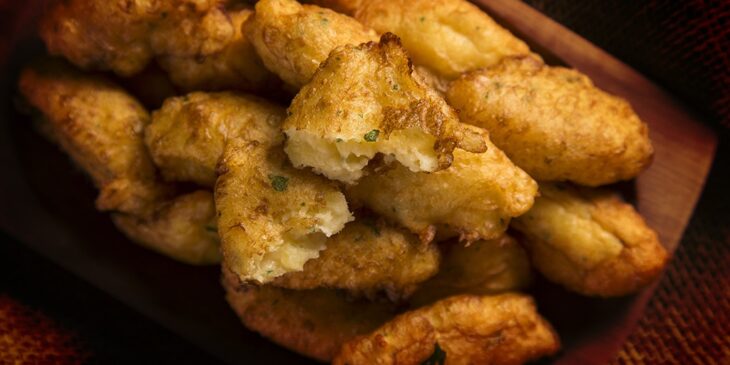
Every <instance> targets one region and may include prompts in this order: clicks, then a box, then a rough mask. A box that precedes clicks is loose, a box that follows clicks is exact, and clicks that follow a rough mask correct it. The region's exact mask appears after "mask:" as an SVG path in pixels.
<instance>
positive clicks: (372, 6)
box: [314, 0, 530, 80]
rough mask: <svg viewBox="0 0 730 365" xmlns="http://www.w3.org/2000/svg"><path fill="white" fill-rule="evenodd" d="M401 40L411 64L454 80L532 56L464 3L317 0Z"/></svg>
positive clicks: (449, 0)
mask: <svg viewBox="0 0 730 365" xmlns="http://www.w3.org/2000/svg"><path fill="white" fill-rule="evenodd" d="M314 3H321V4H322V5H323V6H327V5H329V6H335V8H336V9H339V10H341V11H346V12H347V13H346V14H348V15H351V16H353V17H354V18H355V19H357V20H358V21H360V22H361V23H363V24H365V25H366V26H368V27H371V28H373V29H375V31H376V32H378V33H386V32H391V33H395V34H396V35H398V37H400V39H401V40H402V42H403V46H404V47H405V48H406V49H407V50H408V53H409V54H410V55H411V57H412V58H413V63H415V64H416V65H419V66H423V67H426V68H428V69H430V70H431V71H433V72H434V73H435V74H436V75H438V76H440V77H443V78H445V79H447V80H453V79H455V78H457V77H459V75H461V74H462V73H464V72H466V71H471V70H475V69H478V68H482V67H489V66H493V65H495V64H496V63H498V62H499V61H501V60H502V59H503V58H505V57H510V56H522V55H527V54H529V53H530V49H529V48H528V47H527V45H526V44H525V43H524V42H522V41H521V40H519V39H518V38H517V37H515V36H513V35H512V34H511V33H510V32H509V31H508V30H506V29H504V28H502V27H501V26H500V25H499V24H497V23H496V22H495V21H494V20H492V18H490V17H489V16H488V15H487V14H485V13H484V12H483V11H481V10H480V9H479V8H478V7H476V6H475V5H474V4H472V3H470V2H469V1H466V0H357V1H352V0H315V1H314Z"/></svg>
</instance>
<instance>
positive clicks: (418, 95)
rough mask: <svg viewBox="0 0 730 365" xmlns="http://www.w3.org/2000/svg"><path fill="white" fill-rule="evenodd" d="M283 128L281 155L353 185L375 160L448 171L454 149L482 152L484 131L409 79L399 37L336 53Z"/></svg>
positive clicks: (409, 69) (306, 89) (300, 97)
mask: <svg viewBox="0 0 730 365" xmlns="http://www.w3.org/2000/svg"><path fill="white" fill-rule="evenodd" d="M288 112H289V116H288V117H287V118H286V120H285V121H284V126H283V129H284V132H285V133H286V134H287V137H288V138H287V144H286V152H287V155H288V156H289V159H290V160H291V161H292V163H293V164H294V166H296V167H304V166H309V167H312V168H313V169H314V171H316V172H318V173H321V174H323V175H325V176H327V177H329V178H331V179H335V180H340V181H343V182H346V183H353V182H355V181H357V180H358V179H359V178H360V177H361V176H362V174H363V169H364V168H365V166H366V165H367V164H368V162H369V161H370V160H371V159H373V157H375V155H376V154H378V153H380V154H383V155H385V158H386V159H395V160H397V161H399V162H400V163H401V164H403V165H405V166H406V167H408V169H410V170H411V171H429V172H431V171H437V170H441V169H444V168H446V167H448V166H449V165H450V164H451V160H452V153H453V151H454V149H455V148H457V147H458V148H462V149H464V150H467V151H470V152H476V153H479V152H484V151H485V150H486V144H485V143H484V139H483V136H484V135H485V134H486V133H485V132H483V131H481V130H476V129H470V128H466V127H465V126H464V125H462V124H461V123H460V122H459V120H458V116H457V115H456V113H455V111H454V110H453V109H452V108H451V107H449V106H448V105H447V104H446V102H445V101H444V100H443V99H442V98H441V97H440V96H439V95H438V94H437V93H436V92H435V91H434V90H433V89H431V88H430V87H428V86H426V85H425V84H423V83H422V82H421V81H420V78H418V77H414V74H413V68H412V66H411V63H410V61H409V59H408V54H407V53H406V51H405V50H404V49H403V47H401V45H400V43H399V41H398V38H397V37H395V36H394V35H392V34H386V35H384V36H383V37H382V38H381V40H380V42H379V43H376V42H370V43H365V44H362V45H359V46H350V45H348V46H343V47H340V48H337V49H336V50H334V51H333V52H332V53H331V54H330V56H329V58H327V60H326V61H325V62H324V63H323V64H322V66H321V67H320V69H319V70H318V71H317V73H316V74H315V75H314V77H313V78H312V81H311V82H310V83H309V84H307V85H306V86H305V87H303V88H302V89H301V90H300V91H299V93H298V94H297V96H296V97H295V98H294V101H292V104H291V106H290V107H289V109H288Z"/></svg>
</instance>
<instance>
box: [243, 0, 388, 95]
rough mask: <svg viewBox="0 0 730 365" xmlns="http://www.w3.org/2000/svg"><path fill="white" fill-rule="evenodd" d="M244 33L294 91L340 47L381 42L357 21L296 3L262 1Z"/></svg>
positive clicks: (270, 66) (266, 61)
mask: <svg viewBox="0 0 730 365" xmlns="http://www.w3.org/2000/svg"><path fill="white" fill-rule="evenodd" d="M244 32H245V34H246V36H247V37H248V39H249V40H250V41H251V43H253V46H254V47H255V49H256V52H257V53H258V54H259V55H260V56H261V59H262V60H263V62H264V65H266V68H268V69H269V70H271V71H272V72H273V73H275V74H276V75H278V76H279V77H280V78H281V79H282V80H284V81H285V82H286V83H288V84H289V85H290V87H291V88H293V89H294V90H298V89H299V88H301V87H302V86H304V85H305V84H306V83H307V82H309V80H310V79H311V78H312V75H314V72H315V71H316V70H317V68H318V67H319V64H320V63H321V62H322V61H324V60H325V59H327V55H329V53H330V52H331V51H332V50H333V49H335V48H336V47H338V46H343V45H346V44H353V45H357V44H360V43H364V42H368V41H373V40H377V35H376V34H375V32H373V31H372V30H369V29H367V28H365V27H364V26H363V25H362V24H360V23H359V22H358V21H356V20H355V19H352V18H350V17H348V16H345V15H342V14H338V13H335V12H334V11H332V10H329V9H325V8H320V7H318V6H314V5H301V4H299V3H298V2H296V1H294V0H261V1H259V2H257V3H256V12H255V14H254V16H252V17H251V18H250V19H249V20H248V21H247V22H246V23H245V24H244Z"/></svg>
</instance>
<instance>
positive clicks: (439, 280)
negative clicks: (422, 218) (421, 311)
mask: <svg viewBox="0 0 730 365" xmlns="http://www.w3.org/2000/svg"><path fill="white" fill-rule="evenodd" d="M440 246H442V247H444V251H445V252H444V254H443V259H442V262H441V266H440V267H439V272H438V274H436V276H434V277H433V278H431V279H429V280H428V281H426V282H424V283H423V284H422V285H420V286H419V287H418V290H416V292H415V293H413V296H412V297H411V298H410V299H409V303H410V304H411V305H412V306H415V307H419V306H422V305H426V304H430V303H433V302H435V301H437V300H440V299H444V298H447V297H449V296H452V295H458V294H473V295H487V294H500V293H504V292H510V291H516V290H521V289H525V288H526V287H527V286H528V285H529V284H530V261H529V259H528V257H527V253H526V252H525V250H524V249H523V248H522V247H521V246H520V245H519V244H518V243H517V241H515V239H514V238H512V237H510V236H508V235H503V236H502V237H500V238H497V239H493V240H479V241H476V242H474V243H472V244H471V245H469V246H465V245H463V244H461V243H458V242H447V243H442V244H441V245H440Z"/></svg>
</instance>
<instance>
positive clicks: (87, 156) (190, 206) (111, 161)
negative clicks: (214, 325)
mask: <svg viewBox="0 0 730 365" xmlns="http://www.w3.org/2000/svg"><path fill="white" fill-rule="evenodd" d="M20 89H21V92H22V94H23V96H24V97H25V98H26V100H27V101H28V103H29V104H30V105H31V106H32V107H34V108H36V109H38V111H40V112H41V113H42V115H43V120H44V123H45V126H44V127H43V129H44V130H45V131H46V132H47V133H49V134H50V137H51V138H52V140H54V141H55V142H56V143H58V144H59V145H60V147H61V148H62V149H63V150H64V151H65V152H67V153H68V154H69V155H70V156H71V158H72V159H73V160H74V162H76V163H77V164H78V165H79V166H80V167H81V168H82V169H83V170H84V171H85V172H86V173H88V174H89V175H90V176H91V178H92V180H93V181H94V184H95V185H96V186H97V187H98V188H99V190H100V194H99V197H98V198H97V204H96V205H97V208H98V209H99V210H104V211H112V212H113V214H112V219H113V220H114V222H115V223H116V224H117V226H118V227H119V228H120V230H121V231H123V232H124V233H125V234H126V235H127V236H129V237H130V238H131V239H132V240H133V241H136V242H139V243H140V244H142V245H144V246H146V247H149V248H151V249H154V250H156V251H158V252H161V253H163V254H165V255H167V256H170V257H172V258H175V259H177V260H180V261H183V262H188V263H193V264H210V263H215V262H217V261H218V260H219V255H218V237H217V235H216V234H215V214H214V209H213V199H212V196H211V193H210V192H206V191H199V192H195V193H191V194H187V195H181V196H176V194H177V193H176V192H175V189H174V187H173V186H170V185H166V184H163V183H161V182H159V181H157V179H156V172H155V167H154V165H153V164H152V160H151V158H150V157H149V156H148V154H147V150H146V148H145V146H144V141H143V136H142V133H143V131H144V128H145V127H146V126H147V125H148V123H149V120H150V117H149V114H148V113H147V111H146V110H145V109H144V107H142V105H141V104H140V103H139V102H137V101H136V100H135V99H134V98H133V97H131V96H130V95H128V94H127V93H126V92H125V91H124V90H122V89H121V88H119V87H118V86H116V85H115V84H113V83H111V82H110V81H108V80H106V79H104V78H101V77H98V76H93V75H88V74H82V73H80V72H78V71H77V70H75V69H73V68H72V67H70V66H68V65H66V64H65V63H63V62H60V61H57V60H49V61H44V62H40V63H38V64H35V65H34V66H31V67H29V68H26V69H25V70H24V71H23V73H22V74H21V77H20ZM211 225H212V227H213V228H212V230H211V229H210V228H209V227H210V226H211Z"/></svg>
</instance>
